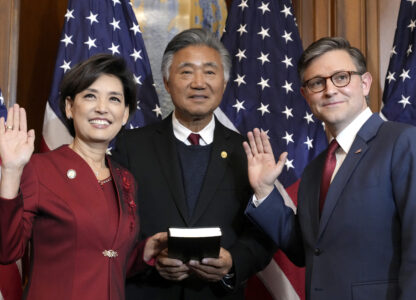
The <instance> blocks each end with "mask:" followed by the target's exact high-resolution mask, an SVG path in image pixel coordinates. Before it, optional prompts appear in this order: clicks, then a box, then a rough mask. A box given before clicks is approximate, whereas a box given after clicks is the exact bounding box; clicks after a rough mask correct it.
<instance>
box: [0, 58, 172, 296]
mask: <svg viewBox="0 0 416 300" xmlns="http://www.w3.org/2000/svg"><path fill="white" fill-rule="evenodd" d="M132 78H133V77H132V74H131V73H130V72H129V71H128V70H127V68H126V65H125V62H124V60H123V59H121V58H116V57H113V56H111V55H103V54H102V55H97V56H94V57H92V58H90V59H89V60H87V61H85V62H84V63H82V64H80V65H78V66H76V67H74V68H73V69H72V70H71V71H69V72H68V73H67V74H66V76H65V77H64V79H63V81H62V83H61V88H60V97H61V99H60V101H61V110H62V113H63V115H64V116H66V118H67V120H66V121H67V127H68V129H69V130H70V132H71V133H72V134H73V136H74V140H73V142H72V143H71V144H70V145H65V146H62V147H60V148H58V149H56V150H54V151H51V152H48V153H42V154H35V155H33V156H32V157H31V155H32V152H33V149H34V146H33V145H34V139H35V133H34V131H33V130H29V131H27V127H26V113H25V110H24V109H23V108H19V106H18V105H17V104H15V105H14V106H13V107H12V108H10V109H9V112H8V119H7V122H5V120H4V118H1V119H0V156H1V159H2V169H1V181H0V263H3V264H6V263H11V262H13V261H15V260H17V259H19V258H20V257H21V256H22V255H23V253H24V252H25V248H26V246H27V244H28V241H29V240H30V242H31V247H30V259H31V263H30V273H29V283H28V285H27V288H26V291H25V298H26V299H42V300H44V299H59V300H64V299H83V300H88V299H91V300H92V299H94V300H96V299H117V300H118V299H124V282H125V278H126V274H128V273H132V272H137V271H140V270H141V269H143V268H145V267H146V264H144V260H145V261H147V260H149V259H151V258H152V257H153V256H155V255H157V253H158V252H159V251H160V250H161V249H163V248H164V247H165V246H164V243H165V241H166V234H164V233H160V234H156V235H154V236H152V237H151V238H150V239H148V240H147V241H146V242H145V243H142V244H138V233H139V219H138V214H137V207H136V199H135V196H136V184H135V181H134V178H133V176H132V175H131V174H130V173H129V172H128V171H127V170H126V169H124V168H123V167H121V166H120V165H118V164H117V163H116V162H114V161H112V160H111V159H110V158H109V157H108V156H106V154H105V153H106V150H107V147H108V145H109V143H110V141H111V140H112V139H113V138H114V137H115V136H116V134H117V133H118V132H119V131H120V129H121V127H122V126H123V125H124V124H125V123H126V122H127V120H128V117H129V114H132V112H133V111H134V109H135V106H136V104H135V102H136V101H135V90H136V87H135V83H134V81H133V79H132Z"/></svg>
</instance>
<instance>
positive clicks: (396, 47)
mask: <svg viewBox="0 0 416 300" xmlns="http://www.w3.org/2000/svg"><path fill="white" fill-rule="evenodd" d="M381 112H382V115H384V116H385V117H386V118H387V119H388V120H391V121H398V122H404V123H408V124H413V125H416V0H402V1H401V4H400V11H399V17H398V19H397V28H396V33H395V36H394V44H393V48H392V49H391V51H390V63H389V68H388V70H387V74H386V80H385V83H384V93H383V108H382V110H381Z"/></svg>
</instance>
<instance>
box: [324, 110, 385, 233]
mask: <svg viewBox="0 0 416 300" xmlns="http://www.w3.org/2000/svg"><path fill="white" fill-rule="evenodd" d="M382 123H383V120H382V119H381V118H380V117H379V116H378V115H377V114H373V115H372V116H371V117H370V119H368V120H367V122H366V123H364V125H363V126H362V127H361V129H360V130H359V132H358V133H357V136H356V138H355V140H354V142H353V144H352V146H351V148H350V150H349V151H348V154H347V156H346V157H345V160H344V162H343V163H342V165H341V167H340V168H339V170H338V172H337V174H336V175H335V177H334V180H333V181H332V183H331V185H330V186H329V189H328V194H327V197H326V200H325V205H324V208H323V210H322V215H321V221H320V225H319V237H320V236H321V235H322V234H323V233H324V231H325V228H326V226H327V224H328V221H329V218H330V217H331V215H332V213H333V211H334V209H335V207H336V205H337V202H338V201H339V198H340V196H341V194H342V192H343V190H344V188H345V186H346V185H347V183H348V181H349V179H350V177H351V176H352V175H353V172H354V170H355V168H356V167H357V165H358V163H359V162H360V160H361V158H362V157H364V155H365V153H366V152H367V150H368V147H369V146H368V141H369V140H370V139H372V138H373V137H374V136H375V135H376V134H377V131H378V129H379V128H380V126H381V124H382ZM318 199H319V198H318Z"/></svg>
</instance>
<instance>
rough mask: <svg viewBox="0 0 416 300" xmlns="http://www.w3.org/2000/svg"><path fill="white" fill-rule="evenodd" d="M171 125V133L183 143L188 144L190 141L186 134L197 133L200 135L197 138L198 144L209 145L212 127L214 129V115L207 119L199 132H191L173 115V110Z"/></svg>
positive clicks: (211, 137)
mask: <svg viewBox="0 0 416 300" xmlns="http://www.w3.org/2000/svg"><path fill="white" fill-rule="evenodd" d="M172 126H173V134H174V135H175V137H176V138H177V139H178V140H180V141H181V142H182V143H185V145H190V144H191V143H190V142H189V141H188V136H189V134H191V133H198V134H199V135H200V136H201V139H200V140H199V144H200V145H201V146H205V145H209V144H211V143H212V141H213V140H214V129H215V118H214V115H213V116H212V118H211V121H209V123H208V125H207V126H205V127H204V128H203V129H202V130H200V131H199V132H192V131H191V130H189V129H188V128H186V127H185V126H183V125H182V124H181V123H180V122H179V121H178V119H177V118H176V116H175V112H173V113H172Z"/></svg>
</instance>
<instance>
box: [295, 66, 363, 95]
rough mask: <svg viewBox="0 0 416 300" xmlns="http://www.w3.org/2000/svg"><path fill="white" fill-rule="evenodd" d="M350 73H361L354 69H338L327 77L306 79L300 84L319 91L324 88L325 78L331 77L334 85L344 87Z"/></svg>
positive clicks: (313, 90)
mask: <svg viewBox="0 0 416 300" xmlns="http://www.w3.org/2000/svg"><path fill="white" fill-rule="evenodd" d="M352 75H362V74H361V73H359V72H356V71H339V72H336V73H334V74H332V75H331V76H327V77H314V78H312V79H309V80H306V81H305V82H304V83H303V84H302V86H304V87H305V86H306V87H307V88H308V90H309V91H311V92H312V93H319V92H322V91H323V90H324V89H326V80H327V79H328V78H331V81H332V83H333V84H334V85H335V86H336V87H339V88H340V87H344V86H347V85H348V84H349V83H350V82H351V76H352Z"/></svg>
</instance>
